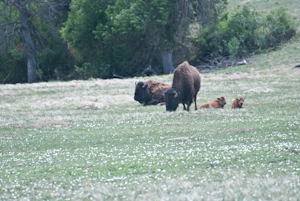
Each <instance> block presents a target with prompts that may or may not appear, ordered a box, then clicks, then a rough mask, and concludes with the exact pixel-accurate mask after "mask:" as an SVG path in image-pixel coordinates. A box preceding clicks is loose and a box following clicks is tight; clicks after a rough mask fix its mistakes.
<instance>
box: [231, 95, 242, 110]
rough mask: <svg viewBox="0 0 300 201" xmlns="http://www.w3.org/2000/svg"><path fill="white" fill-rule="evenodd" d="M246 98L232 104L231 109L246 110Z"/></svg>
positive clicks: (236, 100) (238, 99)
mask: <svg viewBox="0 0 300 201" xmlns="http://www.w3.org/2000/svg"><path fill="white" fill-rule="evenodd" d="M245 99H246V98H243V97H240V98H237V99H235V100H234V101H233V102H232V105H231V108H233V109H235V108H245V105H244V101H245Z"/></svg>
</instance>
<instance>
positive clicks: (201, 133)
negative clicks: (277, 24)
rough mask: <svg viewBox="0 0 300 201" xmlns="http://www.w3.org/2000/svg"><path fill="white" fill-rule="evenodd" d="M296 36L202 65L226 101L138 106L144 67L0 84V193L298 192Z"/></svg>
mask: <svg viewBox="0 0 300 201" xmlns="http://www.w3.org/2000/svg"><path fill="white" fill-rule="evenodd" d="M232 2H237V1H231V3H232ZM239 2H240V1H239ZM252 2H253V3H255V2H258V1H252ZM263 2H265V3H272V2H273V1H271V0H269V1H263ZM278 2H279V3H280V2H281V1H278ZM290 2H292V1H290ZM273 3H274V2H273ZM270 5H271V4H270ZM272 5H273V4H272ZM288 5H289V4H288ZM297 5H298V4H297ZM295 9H296V7H295ZM299 44H300V42H299V39H297V38H296V39H295V40H294V41H293V42H290V43H289V44H286V45H283V46H282V47H281V49H280V50H278V51H273V52H269V53H266V54H262V55H258V56H256V57H253V58H251V59H250V60H251V61H252V63H251V64H249V65H245V66H237V67H235V68H228V69H225V70H222V71H217V72H215V73H208V74H202V75H201V76H202V87H201V90H200V93H199V94H198V99H197V103H198V106H200V105H201V104H203V103H205V102H208V101H212V100H215V99H216V98H217V97H220V96H225V97H226V100H227V105H226V106H225V109H224V110H222V109H220V110H214V109H203V110H198V111H194V110H192V111H191V112H185V111H183V110H182V106H180V107H179V108H178V109H177V111H176V112H172V113H170V112H165V107H164V106H147V107H144V106H141V105H140V104H139V103H137V102H135V101H134V100H133V93H134V83H135V82H136V81H138V80H146V79H147V78H133V79H124V80H117V79H112V80H100V79H92V80H89V81H70V82H50V83H37V84H17V85H1V86H0V199H1V200H11V199H12V200H27V199H30V200H299V194H300V163H299V161H300V113H299V111H300V99H299V91H300V86H299V83H300V69H297V68H294V66H295V65H296V64H299V63H300V60H299V49H300V48H299ZM151 79H154V80H160V81H164V82H166V83H169V84H170V83H171V81H172V76H170V75H168V76H155V77H152V78H151ZM240 96H243V97H246V100H245V107H246V108H245V109H240V110H232V109H230V106H231V103H232V101H233V99H235V98H238V97H240ZM191 108H194V105H192V107H191Z"/></svg>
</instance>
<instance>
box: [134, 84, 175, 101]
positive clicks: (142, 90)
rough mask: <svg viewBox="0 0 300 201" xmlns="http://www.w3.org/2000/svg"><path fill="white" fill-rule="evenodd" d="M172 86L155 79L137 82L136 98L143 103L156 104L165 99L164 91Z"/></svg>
mask: <svg viewBox="0 0 300 201" xmlns="http://www.w3.org/2000/svg"><path fill="white" fill-rule="evenodd" d="M170 87H171V85H168V84H165V83H163V82H157V81H153V80H148V81H147V82H138V83H136V84H135V93H134V100H136V101H138V102H139V103H141V104H143V105H156V104H158V103H162V102H164V101H165V98H164V95H163V94H162V92H163V91H165V90H167V89H168V88H170Z"/></svg>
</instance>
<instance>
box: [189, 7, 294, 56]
mask: <svg viewBox="0 0 300 201" xmlns="http://www.w3.org/2000/svg"><path fill="white" fill-rule="evenodd" d="M295 34H296V31H295V25H294V22H293V21H292V18H291V16H290V15H289V14H288V13H287V12H286V10H285V9H284V8H279V9H277V10H274V11H272V12H271V13H269V14H267V15H262V14H260V13H258V12H256V11H251V10H250V8H249V7H247V6H244V7H242V8H241V7H238V8H236V9H235V10H233V11H228V12H226V13H224V14H223V15H222V16H221V17H220V21H219V23H218V24H217V25H216V26H211V27H209V28H206V29H203V30H201V31H200V32H199V33H198V35H197V37H196V38H195V39H194V40H193V42H194V43H195V44H196V47H197V49H198V53H197V54H198V55H199V56H204V55H206V54H207V53H209V54H210V53H213V52H217V53H218V54H219V55H222V56H232V57H239V56H245V55H247V54H249V53H255V52H259V51H261V50H267V49H272V48H274V47H277V46H278V45H280V44H281V43H283V42H286V41H287V40H289V39H290V38H291V37H293V36H294V35H295Z"/></svg>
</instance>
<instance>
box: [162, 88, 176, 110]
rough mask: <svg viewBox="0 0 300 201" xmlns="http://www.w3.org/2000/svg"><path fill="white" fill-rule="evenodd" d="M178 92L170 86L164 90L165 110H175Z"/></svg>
mask: <svg viewBox="0 0 300 201" xmlns="http://www.w3.org/2000/svg"><path fill="white" fill-rule="evenodd" d="M179 94H180V93H179V92H176V91H175V90H174V89H173V88H170V89H168V90H166V91H165V92H164V96H165V102H166V110H167V111H169V112H171V111H175V110H176V109H177V107H178V105H179V103H180V100H179Z"/></svg>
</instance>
